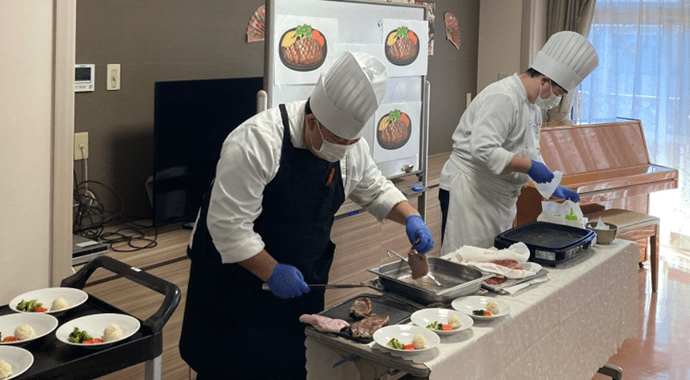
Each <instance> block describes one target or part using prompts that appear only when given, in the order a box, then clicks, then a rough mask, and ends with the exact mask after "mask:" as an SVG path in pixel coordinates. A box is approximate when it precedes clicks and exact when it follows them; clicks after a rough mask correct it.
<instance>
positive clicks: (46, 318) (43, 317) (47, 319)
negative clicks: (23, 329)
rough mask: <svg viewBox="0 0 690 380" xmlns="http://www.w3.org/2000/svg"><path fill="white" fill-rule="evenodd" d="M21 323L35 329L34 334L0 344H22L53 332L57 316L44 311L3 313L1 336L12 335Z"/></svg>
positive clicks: (0, 322)
mask: <svg viewBox="0 0 690 380" xmlns="http://www.w3.org/2000/svg"><path fill="white" fill-rule="evenodd" d="M21 325H29V326H31V327H33V328H34V330H36V335H34V337H33V338H30V339H25V340H16V341H14V342H5V343H0V346H5V345H12V344H14V345H22V344H25V343H27V342H31V341H32V340H36V339H38V338H40V337H43V336H46V335H48V334H50V333H51V332H53V330H55V328H56V327H57V326H58V320H57V318H55V317H53V316H52V315H48V314H46V313H21V314H19V313H15V314H8V315H3V316H2V317H0V333H2V338H3V339H4V338H6V337H8V336H13V335H14V330H15V329H16V328H17V327H19V326H21Z"/></svg>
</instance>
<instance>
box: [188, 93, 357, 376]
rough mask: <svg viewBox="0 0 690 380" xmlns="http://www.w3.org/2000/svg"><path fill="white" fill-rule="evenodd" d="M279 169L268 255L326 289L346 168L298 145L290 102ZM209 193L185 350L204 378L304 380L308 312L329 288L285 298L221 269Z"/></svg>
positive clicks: (262, 227)
mask: <svg viewBox="0 0 690 380" xmlns="http://www.w3.org/2000/svg"><path fill="white" fill-rule="evenodd" d="M280 111H281V116H282V120H283V127H284V130H283V145H282V148H281V149H282V150H281V158H280V168H279V170H278V173H277V174H276V176H275V178H274V179H273V180H272V181H271V182H270V183H269V184H268V185H267V186H266V188H265V189H264V193H263V195H264V197H263V202H262V208H263V210H262V212H261V215H260V216H259V217H258V218H257V219H256V220H255V221H254V231H256V232H257V233H258V234H259V235H260V236H261V238H262V239H263V241H264V244H265V245H266V248H265V249H266V251H267V252H268V253H269V254H270V255H271V256H273V257H274V258H275V259H276V260H277V261H278V262H279V263H282V264H290V265H293V266H295V267H297V268H298V269H299V270H300V271H301V272H302V274H303V275H304V280H305V282H306V283H308V284H325V283H327V282H328V272H329V270H330V267H331V264H332V262H333V253H334V251H335V244H333V242H332V241H331V239H330V232H331V227H332V226H333V219H334V215H335V212H336V211H337V210H338V208H339V207H340V206H341V205H342V203H343V202H344V200H345V193H344V190H343V182H342V177H341V174H340V163H339V162H336V163H330V162H328V161H325V160H322V159H319V158H317V157H316V156H314V154H312V153H311V152H310V151H309V150H307V149H299V148H295V147H294V146H293V145H292V141H291V140H290V126H289V122H288V115H287V111H286V109H285V106H284V105H282V104H281V105H280ZM209 200H210V190H209V191H208V192H207V193H206V195H205V196H204V201H203V205H202V208H201V215H200V217H199V220H198V222H197V225H196V230H195V233H194V238H193V241H192V246H193V248H191V249H190V248H189V247H188V248H187V255H188V256H189V258H190V259H191V270H190V274H189V284H188V289H187V301H186V305H185V311H184V320H183V324H182V334H181V337H180V353H181V355H182V358H183V359H184V360H185V361H186V362H187V364H189V365H190V367H192V369H194V370H195V371H196V372H198V373H199V379H203V378H219V379H224V378H227V379H293V378H294V379H304V378H306V370H305V364H306V358H305V351H306V349H305V346H304V340H305V338H306V336H305V334H304V327H305V326H304V325H302V324H301V323H300V322H299V316H300V315H302V314H314V313H318V312H320V311H321V310H323V308H324V290H319V289H311V291H310V292H309V293H306V294H303V295H302V296H300V297H295V298H292V299H281V298H278V297H277V296H275V295H274V294H273V293H272V292H270V291H264V290H262V289H261V285H262V283H263V282H262V281H261V280H260V279H259V278H258V277H256V276H255V275H253V274H252V273H250V272H249V271H248V270H246V269H244V268H242V267H241V266H240V265H239V264H236V263H233V264H223V263H222V262H221V259H220V254H219V253H218V251H217V250H216V248H215V246H214V244H213V241H212V239H211V236H210V234H209V232H208V229H207V226H206V216H207V213H208V206H209Z"/></svg>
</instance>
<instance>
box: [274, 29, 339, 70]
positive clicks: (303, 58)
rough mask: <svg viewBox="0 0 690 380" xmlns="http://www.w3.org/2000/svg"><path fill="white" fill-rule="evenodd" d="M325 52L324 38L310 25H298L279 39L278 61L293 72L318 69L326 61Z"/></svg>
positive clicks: (326, 48)
mask: <svg viewBox="0 0 690 380" xmlns="http://www.w3.org/2000/svg"><path fill="white" fill-rule="evenodd" d="M327 50H328V47H327V43H326V37H325V36H324V35H323V33H321V31H319V30H318V29H314V28H312V27H311V25H306V24H305V25H299V26H297V27H294V28H292V29H290V30H288V31H286V32H285V33H283V35H282V36H281V37H280V47H279V56H280V60H281V61H282V62H283V65H285V67H287V68H290V69H292V70H295V71H312V70H316V69H318V68H319V67H320V66H321V65H322V64H323V63H324V61H325V60H326V54H327Z"/></svg>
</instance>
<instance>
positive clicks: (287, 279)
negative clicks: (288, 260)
mask: <svg viewBox="0 0 690 380" xmlns="http://www.w3.org/2000/svg"><path fill="white" fill-rule="evenodd" d="M268 287H269V288H271V291H272V292H273V294H275V295H277V296H278V297H280V298H292V297H297V296H301V295H302V294H303V293H308V292H309V286H308V285H307V283H306V282H304V276H302V272H300V271H299V269H297V268H295V267H293V266H292V265H285V264H281V263H278V264H276V267H275V269H273V273H272V274H271V277H270V278H269V279H268Z"/></svg>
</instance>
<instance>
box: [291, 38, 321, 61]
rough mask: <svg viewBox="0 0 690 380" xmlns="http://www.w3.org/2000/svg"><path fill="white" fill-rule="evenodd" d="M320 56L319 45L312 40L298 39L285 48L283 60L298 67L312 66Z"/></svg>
mask: <svg viewBox="0 0 690 380" xmlns="http://www.w3.org/2000/svg"><path fill="white" fill-rule="evenodd" d="M322 55H323V51H322V50H321V44H320V43H319V42H318V41H316V40H315V39H313V38H305V39H298V40H297V41H295V43H293V44H292V45H290V46H288V47H286V48H285V59H286V60H287V61H288V62H291V63H293V64H295V65H298V66H309V65H313V64H315V63H317V62H319V61H320V60H321V57H322Z"/></svg>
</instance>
